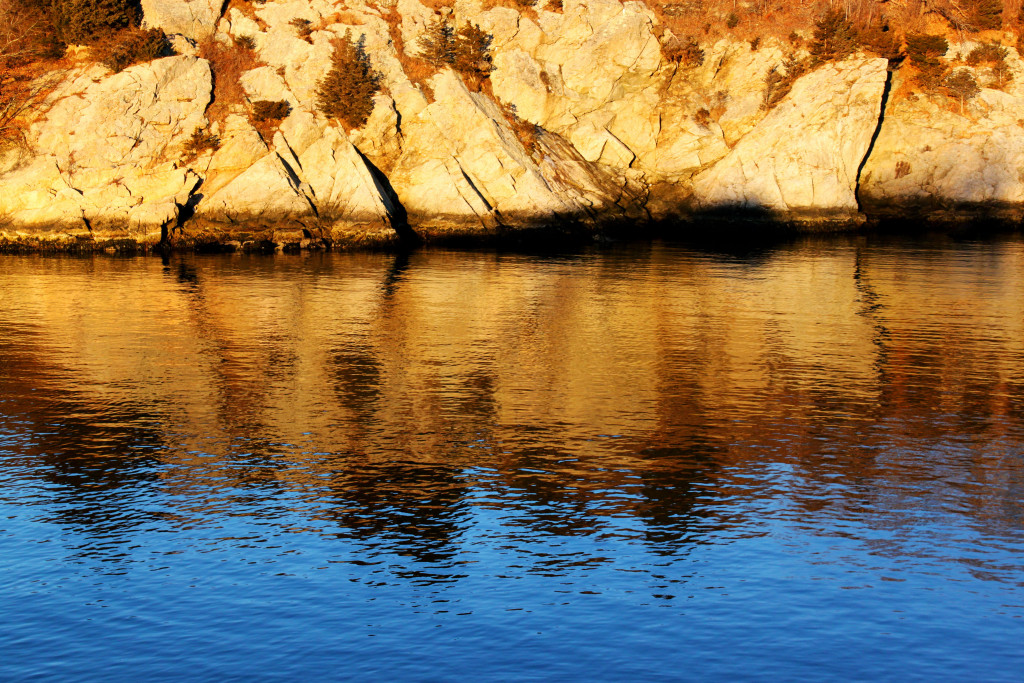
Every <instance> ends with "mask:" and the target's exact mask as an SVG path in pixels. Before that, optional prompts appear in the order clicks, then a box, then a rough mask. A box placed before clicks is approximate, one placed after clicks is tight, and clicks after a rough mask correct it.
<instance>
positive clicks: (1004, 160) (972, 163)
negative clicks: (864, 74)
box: [861, 55, 1024, 205]
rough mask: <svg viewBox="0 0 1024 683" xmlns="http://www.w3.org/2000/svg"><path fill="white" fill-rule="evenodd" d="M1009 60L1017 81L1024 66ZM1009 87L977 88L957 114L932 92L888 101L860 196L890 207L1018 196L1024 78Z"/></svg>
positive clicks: (1023, 194)
mask: <svg viewBox="0 0 1024 683" xmlns="http://www.w3.org/2000/svg"><path fill="white" fill-rule="evenodd" d="M1010 61H1011V65H1012V66H1014V67H1015V69H1014V70H1015V71H1016V76H1017V78H1016V79H1015V81H1018V82H1019V80H1020V78H1021V77H1022V71H1024V69H1022V68H1021V67H1022V66H1024V65H1022V64H1021V62H1020V60H1019V59H1018V58H1017V57H1016V55H1014V56H1013V58H1012V59H1011V60H1010ZM979 76H982V74H979ZM979 81H982V82H984V81H983V78H979ZM897 85H898V83H897ZM1008 90H1009V92H1001V91H998V90H992V89H988V88H985V89H983V90H982V91H981V94H979V95H978V96H977V97H976V98H975V99H974V100H972V101H971V102H969V103H968V105H967V107H966V108H965V110H964V113H963V114H961V113H960V108H959V103H957V102H953V101H950V100H946V99H944V98H938V97H934V96H932V97H929V96H925V95H915V96H913V97H911V98H907V97H900V98H898V99H894V100H893V101H890V103H889V106H888V107H887V111H886V114H885V120H884V122H883V125H882V130H881V133H880V134H879V136H878V140H877V141H876V143H875V147H874V149H873V150H872V153H871V158H870V159H869V160H868V162H867V164H865V167H864V174H863V179H862V185H861V190H862V196H863V197H864V198H865V199H866V201H868V202H870V203H873V204H888V205H915V204H925V205H939V204H950V203H952V204H978V203H996V204H1005V203H1020V202H1024V121H1022V119H1021V112H1022V111H1024V84H1020V83H1018V84H1017V85H1016V86H1014V87H1011V88H1009V89H1008Z"/></svg>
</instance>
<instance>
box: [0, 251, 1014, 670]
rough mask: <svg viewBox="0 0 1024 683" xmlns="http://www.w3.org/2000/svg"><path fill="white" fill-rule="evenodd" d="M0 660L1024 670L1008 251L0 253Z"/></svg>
mask: <svg viewBox="0 0 1024 683" xmlns="http://www.w3.org/2000/svg"><path fill="white" fill-rule="evenodd" d="M0 620H2V621H0V624H2V628H0V679H3V680H11V679H14V680H20V679H24V678H29V677H32V676H39V677H42V678H48V679H61V680H69V679H70V680H77V679H84V680H128V679H135V680H137V679H142V680H146V679H147V678H148V679H153V680H166V679H176V680H203V679H206V680H220V679H225V678H228V679H247V680H248V679H258V680H323V679H345V680H374V681H377V680H438V681H440V680H453V679H467V680H468V679H472V680H510V679H547V680H581V679H582V680H690V679H699V680H727V681H732V680H738V679H740V680H747V679H759V680H816V681H819V680H832V679H835V680H849V679H870V680H911V679H918V680H1004V681H1011V680H1017V681H1020V680H1024V244H1022V242H1021V241H1020V240H1017V239H998V240H988V241H981V242H954V241H950V240H948V239H931V240H923V239H917V240H910V239H900V240H896V239H883V238H859V239H828V240H809V241H802V242H798V243H795V244H787V245H782V246H777V247H773V248H771V249H765V250H762V251H758V252H755V253H745V254H742V255H736V254H730V253H722V252H717V251H711V250H706V249H705V250H700V249H691V248H686V247H682V246H675V245H671V244H661V243H654V244H642V245H628V246H618V247H606V248H601V249H595V250H590V251H582V252H578V253H571V254H562V255H558V256H537V255H521V254H494V253H477V252H473V253H456V252H444V251H423V252H419V253H414V254H411V255H407V256H395V255H387V254H323V255H309V256H289V255H280V256H276V257H255V256H252V257H247V256H236V257H221V256H218V257H173V258H171V259H170V260H169V261H166V262H162V261H161V260H160V259H159V258H155V257H147V258H136V259H116V258H111V257H104V258H96V259H68V258H45V257H24V258H23V257H10V256H9V257H4V258H2V259H0Z"/></svg>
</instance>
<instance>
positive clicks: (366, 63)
mask: <svg viewBox="0 0 1024 683" xmlns="http://www.w3.org/2000/svg"><path fill="white" fill-rule="evenodd" d="M379 91H380V76H379V74H377V72H376V71H374V69H373V66H372V65H371V64H370V56H369V55H368V54H367V53H366V46H365V43H364V36H360V37H359V38H358V39H356V40H353V39H352V36H351V34H350V33H349V32H347V31H346V32H345V37H344V38H341V39H339V40H336V41H335V42H334V54H333V55H332V56H331V69H330V71H328V72H327V75H326V76H324V78H323V80H322V81H320V83H319V84H318V86H317V91H316V106H317V109H318V110H319V111H320V113H322V114H323V115H324V116H326V117H327V118H329V119H333V120H336V121H339V122H341V124H342V125H343V126H344V127H346V128H348V129H354V128H360V127H361V126H362V125H363V124H365V123H366V121H367V119H368V118H369V117H370V114H371V113H372V112H373V97H374V95H376V94H377V92H379Z"/></svg>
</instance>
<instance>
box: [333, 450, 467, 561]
mask: <svg viewBox="0 0 1024 683" xmlns="http://www.w3.org/2000/svg"><path fill="white" fill-rule="evenodd" d="M332 469H335V472H334V474H333V475H332V476H331V479H330V483H329V485H328V486H327V487H325V488H324V489H322V490H321V492H320V494H319V495H318V496H317V498H318V503H320V504H321V505H323V506H324V509H323V511H322V512H321V513H320V514H321V515H322V517H321V518H322V519H326V520H330V521H332V522H334V523H336V524H337V525H339V526H340V527H341V530H340V531H339V532H338V533H339V535H340V536H342V537H345V538H353V539H356V540H358V541H372V545H373V548H374V550H373V551H372V554H374V555H376V554H380V553H387V552H390V553H394V554H397V555H408V556H410V557H412V558H413V559H414V560H416V561H417V562H421V563H424V564H428V565H437V564H443V563H445V562H449V561H450V560H451V559H452V557H453V556H454V555H455V553H456V547H455V545H454V544H455V542H456V541H457V540H458V537H459V535H460V534H461V532H462V529H463V526H464V525H465V524H466V521H465V515H466V509H467V503H466V500H465V495H466V490H467V488H468V484H467V483H466V482H465V481H464V480H463V479H462V478H461V477H460V474H459V470H457V469H455V468H451V467H444V466H433V465H421V464H416V463H382V464H374V463H369V462H366V461H362V462H360V461H357V460H355V459H346V460H345V461H341V462H339V461H333V465H332ZM411 571H413V572H414V573H415V571H416V570H411ZM423 571H427V570H426V569H423Z"/></svg>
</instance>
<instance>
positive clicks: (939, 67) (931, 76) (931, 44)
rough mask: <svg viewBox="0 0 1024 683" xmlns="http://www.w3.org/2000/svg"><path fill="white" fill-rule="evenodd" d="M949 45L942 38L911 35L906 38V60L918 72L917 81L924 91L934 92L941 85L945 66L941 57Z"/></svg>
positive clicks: (919, 34)
mask: <svg viewBox="0 0 1024 683" xmlns="http://www.w3.org/2000/svg"><path fill="white" fill-rule="evenodd" d="M947 50H949V43H948V42H947V41H946V39H945V38H943V37H942V36H936V35H928V34H922V33H912V34H910V35H908V36H907V59H908V60H910V63H911V64H913V65H914V66H915V67H916V68H917V70H918V76H917V81H918V83H919V84H920V85H921V86H922V87H923V88H925V89H926V90H936V89H937V88H938V87H939V86H940V85H941V84H942V76H943V74H944V73H945V71H946V65H945V63H944V62H943V61H942V57H943V56H944V55H945V54H946V51H947Z"/></svg>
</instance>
